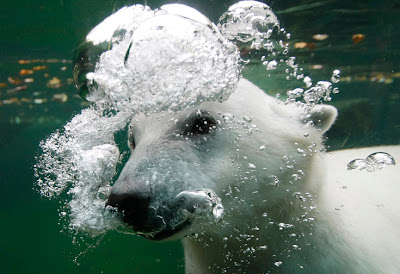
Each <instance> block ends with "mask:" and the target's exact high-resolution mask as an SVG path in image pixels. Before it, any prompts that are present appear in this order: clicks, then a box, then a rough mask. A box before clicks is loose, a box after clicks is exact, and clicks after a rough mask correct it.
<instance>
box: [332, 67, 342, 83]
mask: <svg viewBox="0 0 400 274" xmlns="http://www.w3.org/2000/svg"><path fill="white" fill-rule="evenodd" d="M331 81H332V83H335V84H336V83H339V82H340V70H338V69H335V70H334V71H333V73H332V77H331Z"/></svg>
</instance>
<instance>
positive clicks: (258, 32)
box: [218, 1, 280, 49]
mask: <svg viewBox="0 0 400 274" xmlns="http://www.w3.org/2000/svg"><path fill="white" fill-rule="evenodd" d="M218 27H219V29H220V30H221V32H222V34H223V35H224V36H225V37H226V38H228V39H229V40H232V41H234V42H241V43H248V42H252V43H253V47H256V48H258V49H259V48H260V47H261V45H262V44H263V42H265V41H266V39H268V38H270V37H271V35H272V32H273V31H274V29H277V30H279V28H280V27H279V22H278V19H277V18H276V16H275V14H274V13H273V12H272V10H271V8H270V7H269V6H268V5H266V4H264V3H261V2H258V1H240V2H238V3H237V4H234V5H232V6H230V7H229V9H228V11H227V12H225V13H224V14H223V15H222V16H221V18H220V19H219V24H218Z"/></svg>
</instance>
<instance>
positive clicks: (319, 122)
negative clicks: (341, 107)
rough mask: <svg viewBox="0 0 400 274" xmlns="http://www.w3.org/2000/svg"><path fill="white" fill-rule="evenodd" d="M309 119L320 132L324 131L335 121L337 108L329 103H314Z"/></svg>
mask: <svg viewBox="0 0 400 274" xmlns="http://www.w3.org/2000/svg"><path fill="white" fill-rule="evenodd" d="M310 115H311V116H310V118H309V120H310V121H312V122H313V123H314V126H315V127H316V128H318V129H319V130H320V131H321V133H325V132H326V131H327V130H328V129H329V128H330V127H331V126H332V124H333V123H334V122H335V119H336V117H337V110H336V108H335V107H333V106H329V105H315V106H314V107H313V108H312V110H311V112H310Z"/></svg>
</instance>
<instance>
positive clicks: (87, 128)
mask: <svg viewBox="0 0 400 274" xmlns="http://www.w3.org/2000/svg"><path fill="white" fill-rule="evenodd" d="M127 120H128V116H127V115H126V114H125V113H123V112H121V113H118V114H117V115H115V116H113V115H101V113H100V112H99V110H98V109H95V108H93V107H91V108H88V109H85V110H83V111H82V113H81V114H79V115H76V116H75V117H74V118H73V119H72V120H71V121H70V122H69V123H68V124H67V125H66V126H65V128H64V131H63V132H61V131H56V132H55V133H53V134H52V135H51V136H50V137H49V138H48V139H47V140H45V141H42V142H41V144H40V146H41V149H42V154H41V155H40V156H39V157H38V159H37V164H36V165H35V173H36V176H37V177H38V180H37V185H38V187H39V191H40V194H41V195H42V196H45V197H48V198H54V197H57V196H60V195H61V194H62V193H64V192H66V194H67V196H68V197H67V198H66V199H65V204H64V206H63V207H62V208H61V209H60V217H62V218H68V223H69V229H71V230H72V231H86V232H88V233H90V234H93V235H97V234H99V233H101V232H104V231H105V230H107V229H110V228H115V227H117V226H118V225H119V224H120V223H119V221H118V219H117V218H116V216H115V214H112V213H111V212H109V211H105V210H104V206H105V201H106V199H107V197H108V195H109V192H110V188H111V185H110V183H111V180H112V178H113V176H114V175H115V172H116V166H117V164H118V163H119V161H120V151H119V149H118V146H117V145H116V143H115V141H114V133H115V132H117V131H119V130H121V129H123V128H124V127H125V125H126V123H127ZM95 128H96V129H97V130H94V129H95Z"/></svg>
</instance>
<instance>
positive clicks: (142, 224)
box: [106, 193, 150, 231]
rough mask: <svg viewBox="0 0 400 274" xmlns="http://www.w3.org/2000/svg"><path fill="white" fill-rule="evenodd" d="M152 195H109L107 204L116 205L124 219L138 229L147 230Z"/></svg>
mask: <svg viewBox="0 0 400 274" xmlns="http://www.w3.org/2000/svg"><path fill="white" fill-rule="evenodd" d="M149 204H150V197H146V196H143V195H135V194H126V193H124V194H115V193H111V194H110V196H109V197H108V201H107V203H106V206H111V207H115V208H117V209H118V211H120V212H122V213H123V221H124V222H125V223H127V224H128V225H130V226H132V227H133V229H135V230H136V231H146V230H147V229H146V223H147V218H148V212H149Z"/></svg>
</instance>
